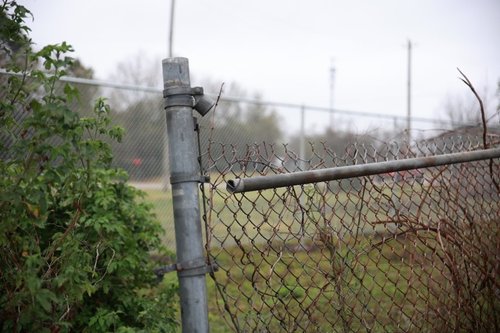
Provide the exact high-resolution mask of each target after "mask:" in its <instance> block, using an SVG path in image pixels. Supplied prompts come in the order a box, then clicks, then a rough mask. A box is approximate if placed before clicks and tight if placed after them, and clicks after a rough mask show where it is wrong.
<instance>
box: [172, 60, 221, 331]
mask: <svg viewBox="0 0 500 333" xmlns="http://www.w3.org/2000/svg"><path fill="white" fill-rule="evenodd" d="M162 65H163V82H164V89H165V90H164V98H165V109H166V118H167V134H168V144H169V159H170V175H171V176H170V183H171V184H172V188H171V190H172V201H173V210H174V223H175V239H176V250H177V261H178V262H177V264H176V265H175V269H176V270H177V274H178V277H179V287H180V290H179V294H180V302H181V319H182V332H185V333H187V332H189V333H194V332H199V333H202V332H203V333H205V332H208V331H209V327H208V307H207V292H206V278H205V274H206V273H207V272H208V269H209V268H208V267H207V266H206V261H205V256H204V248H203V239H202V232H201V219H200V210H199V207H200V206H199V191H198V184H199V183H200V181H202V179H201V177H200V166H199V164H198V155H199V152H198V146H197V139H196V133H195V121H194V117H193V109H195V110H196V111H198V112H199V113H200V114H201V115H204V114H206V113H207V112H208V110H209V109H210V108H211V106H212V105H213V104H212V103H211V102H210V101H208V100H207V99H206V98H205V97H204V96H203V89H201V88H191V86H190V85H191V83H190V78H189V64H188V60H187V59H186V58H168V59H165V60H163V63H162Z"/></svg>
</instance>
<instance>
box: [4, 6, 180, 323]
mask: <svg viewBox="0 0 500 333" xmlns="http://www.w3.org/2000/svg"><path fill="white" fill-rule="evenodd" d="M1 7H2V12H1V14H0V15H1V16H0V38H1V40H0V43H1V46H0V64H2V66H6V67H7V69H8V70H10V71H12V72H15V73H18V75H17V76H15V75H9V76H8V77H7V76H0V84H1V89H0V97H1V101H0V223H1V225H0V288H1V290H0V329H1V330H2V331H8V332H69V331H76V332H81V331H83V332H107V331H120V332H136V331H144V332H168V331H174V330H175V328H176V327H177V322H176V321H175V315H176V314H175V309H176V306H175V304H174V300H175V292H176V286H174V285H172V284H170V285H166V284H162V285H156V284H155V275H154V274H153V264H154V263H153V262H152V261H151V259H150V254H151V253H152V252H155V253H158V252H161V251H162V247H161V244H160V234H161V231H162V229H161V227H160V225H159V224H158V223H157V222H156V220H155V218H154V216H153V214H152V213H151V209H150V207H149V206H148V205H146V204H144V203H141V202H142V200H140V198H141V196H142V193H141V192H140V191H138V190H136V189H134V188H132V187H130V186H128V185H127V183H126V181H127V174H126V173H125V172H123V171H121V170H118V169H113V168H112V167H111V161H112V154H111V151H110V148H109V146H108V144H106V143H105V142H104V141H103V140H109V139H114V140H120V139H121V137H122V134H123V133H122V132H123V131H122V129H120V128H118V127H113V126H111V124H110V118H109V107H108V106H107V105H106V103H105V100H104V99H99V100H97V102H96V103H95V108H94V113H95V116H94V117H89V118H82V117H79V116H78V114H76V113H75V112H74V111H73V110H72V109H71V105H74V103H75V100H77V98H78V91H77V90H76V89H75V88H73V87H72V86H70V85H65V86H64V87H63V89H62V91H63V93H62V94H60V95H59V94H57V93H56V91H58V89H56V87H57V86H58V85H60V84H61V83H60V81H59V79H60V77H61V76H63V75H65V73H66V72H65V69H66V68H68V66H70V65H71V62H72V59H71V58H70V57H68V56H67V55H66V54H67V53H68V52H70V51H72V50H71V47H70V46H69V45H68V44H66V43H62V44H59V45H49V46H46V47H44V48H43V49H41V50H40V51H37V52H35V51H33V49H32V47H31V41H30V39H29V37H28V35H27V34H28V32H29V29H28V28H27V26H26V25H25V23H24V22H25V19H26V18H27V17H29V16H30V15H31V14H30V12H29V11H28V10H27V9H26V8H25V7H23V6H20V5H18V4H16V3H15V2H12V1H3V3H2V4H1ZM39 68H43V71H42V70H39ZM28 71H29V72H30V75H29V77H28V75H27V72H28Z"/></svg>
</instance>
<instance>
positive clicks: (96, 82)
mask: <svg viewBox="0 0 500 333" xmlns="http://www.w3.org/2000/svg"><path fill="white" fill-rule="evenodd" d="M0 74H3V75H14V76H23V75H26V73H15V72H11V71H8V70H6V69H5V68H0ZM28 75H30V73H28ZM61 81H62V82H68V83H74V84H84V85H90V86H100V87H106V88H115V89H123V90H129V91H141V92H147V93H154V94H160V93H161V92H162V91H163V90H162V89H161V88H157V87H150V86H141V85H135V84H126V83H115V82H110V81H102V80H96V79H86V78H80V77H71V76H63V77H61ZM205 95H207V96H209V97H213V98H218V97H219V96H218V95H216V94H209V93H206V94H205ZM220 101H223V102H233V103H246V104H253V105H267V106H271V107H283V108H293V109H302V108H303V109H305V110H313V111H319V112H334V113H336V114H343V115H346V116H359V117H367V118H379V119H390V120H398V121H403V120H405V121H406V120H407V117H405V116H399V115H395V114H388V113H379V112H366V111H357V110H344V109H336V108H335V109H332V108H330V107H322V106H317V105H307V104H296V103H287V102H276V101H268V100H257V99H251V98H243V97H232V96H220ZM411 120H412V121H417V122H421V123H429V124H437V123H443V124H450V125H452V126H468V125H476V124H472V123H462V122H453V121H451V122H449V121H442V120H439V119H436V118H426V117H415V116H413V117H411Z"/></svg>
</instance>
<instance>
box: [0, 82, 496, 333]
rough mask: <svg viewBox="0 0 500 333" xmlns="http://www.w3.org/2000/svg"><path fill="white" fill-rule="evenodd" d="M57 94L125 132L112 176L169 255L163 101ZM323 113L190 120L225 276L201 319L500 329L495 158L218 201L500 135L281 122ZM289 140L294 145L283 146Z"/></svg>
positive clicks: (481, 143) (213, 256) (91, 88)
mask: <svg viewBox="0 0 500 333" xmlns="http://www.w3.org/2000/svg"><path fill="white" fill-rule="evenodd" d="M3 75H6V74H5V73H3ZM67 81H70V82H72V83H73V84H74V85H77V87H78V88H79V89H80V100H79V101H75V102H74V103H75V105H74V109H75V110H77V111H78V113H79V114H80V115H81V116H86V115H90V114H91V111H92V102H91V101H92V100H93V99H94V98H95V97H97V96H100V95H104V96H109V97H110V98H109V100H108V101H109V102H110V104H111V108H112V110H113V114H112V117H113V120H114V123H115V124H118V125H121V126H123V127H124V128H125V131H126V135H125V138H124V141H123V142H122V143H119V144H118V143H111V144H112V149H113V152H114V156H115V165H116V166H118V167H121V168H124V169H125V170H127V171H128V173H129V174H130V181H131V183H133V184H134V185H136V186H138V187H141V188H143V189H145V190H146V191H147V195H148V198H147V200H149V201H150V202H151V203H152V204H153V206H154V208H155V210H156V214H157V216H158V218H159V220H160V221H162V224H163V225H164V228H165V230H166V238H165V244H166V245H167V247H169V248H171V249H173V248H174V237H173V235H174V231H173V229H174V226H173V213H172V207H171V204H170V203H171V195H170V194H169V193H168V192H165V191H164V189H165V186H166V184H167V179H168V163H166V162H165V160H166V159H165V152H166V148H165V146H166V145H165V142H166V137H165V132H166V126H165V117H164V111H163V101H162V96H161V91H160V90H159V89H151V88H144V87H142V88H141V87H131V86H125V85H113V84H106V83H105V84H102V83H99V82H93V81H86V80H78V79H74V80H72V79H69V80H67ZM61 88H62V86H61ZM0 94H1V92H0ZM330 111H331V110H328V109H321V108H314V107H306V106H298V105H289V104H280V103H268V104H266V103H264V102H260V101H258V100H257V101H255V100H237V99H231V98H226V100H225V101H222V102H221V103H219V106H218V108H217V110H216V112H215V113H214V112H212V114H209V115H208V116H206V117H205V118H203V119H200V120H199V122H200V128H201V131H200V152H201V164H202V166H203V168H202V169H203V171H204V172H205V173H206V175H208V176H210V179H211V181H210V182H209V183H208V184H205V185H204V186H202V189H203V191H202V193H203V207H204V214H203V215H204V216H203V218H204V221H205V224H206V228H205V237H206V250H207V255H208V260H209V261H215V262H216V263H217V265H218V266H219V267H220V270H219V271H218V272H216V273H213V274H212V278H213V280H214V282H215V283H214V288H213V290H211V295H213V297H211V298H210V299H211V301H210V302H209V303H210V304H209V306H210V311H211V312H212V313H218V312H220V313H221V317H222V318H224V320H225V322H226V326H227V328H229V329H232V330H234V331H237V332H250V331H251V332H280V331H290V332H331V331H340V332H347V331H353V332H358V331H361V332H364V331H414V332H417V331H432V332H441V331H485V332H497V331H499V326H500V318H499V313H500V301H499V299H500V280H499V278H498V277H499V276H500V275H499V273H500V230H499V227H498V226H499V222H500V192H499V189H498V182H499V178H500V161H499V160H498V159H494V160H483V161H476V162H469V163H462V164H456V165H447V166H440V167H430V168H422V169H418V170H414V171H401V172H392V173H386V174H378V175H374V176H366V177H358V178H350V179H343V180H335V181H328V182H319V183H315V184H310V185H300V186H293V187H286V188H278V189H272V190H262V191H257V192H249V193H243V194H232V193H230V192H228V191H227V190H226V183H227V181H229V180H232V179H235V178H245V177H252V176H255V175H262V176H264V175H272V174H283V173H289V172H294V171H300V170H317V169H323V168H329V167H337V166H346V165H354V164H365V163H371V162H380V161H388V160H398V159H405V158H411V157H422V156H434V155H440V154H447V153H456V152H466V151H474V150H478V149H481V148H484V147H485V146H488V147H498V146H499V145H500V144H499V141H500V130H499V129H498V127H492V128H490V129H489V131H488V135H486V137H483V134H484V130H483V129H482V128H476V127H469V128H466V129H462V130H455V131H445V132H442V131H441V134H440V135H437V136H430V135H428V133H429V132H426V135H425V136H422V138H421V139H419V140H416V141H415V142H414V143H413V144H407V143H406V142H404V141H402V140H400V138H408V136H407V133H404V132H401V130H400V129H399V127H398V124H397V123H398V122H403V121H402V120H403V119H399V118H398V117H395V116H390V115H376V116H375V118H373V117H372V116H370V115H363V114H358V115H357V116H358V117H362V119H371V120H373V121H374V119H375V120H377V119H378V120H380V121H381V122H379V123H378V124H377V123H376V122H374V123H372V127H373V128H378V127H381V128H387V126H386V125H385V124H384V123H387V120H391V119H392V120H393V121H391V124H393V125H394V130H393V131H392V134H390V135H387V133H379V134H383V138H385V139H386V138H388V137H389V138H392V139H396V142H395V143H392V144H387V143H383V142H387V141H386V140H385V139H384V140H382V141H380V136H379V137H378V138H375V137H374V136H375V135H373V133H374V132H373V131H369V132H368V133H366V134H365V135H355V134H353V133H352V131H351V130H349V128H341V127H339V126H336V127H335V130H331V129H330V130H328V129H327V130H325V132H324V133H323V134H322V135H319V136H318V135H316V136H315V137H313V136H312V135H311V134H310V133H309V135H308V134H307V133H305V130H306V129H308V126H307V125H304V121H302V123H303V125H301V126H298V127H301V131H300V133H299V132H297V131H290V129H289V128H288V125H289V124H287V122H286V121H283V119H285V120H286V119H287V118H290V117H287V116H289V115H290V114H292V113H293V112H295V115H296V117H294V118H296V119H298V118H300V117H299V115H301V114H302V115H304V114H306V113H309V114H312V113H314V112H317V114H318V115H319V114H321V115H322V117H323V118H324V119H323V118H321V117H319V118H315V119H317V120H316V122H319V123H328V122H329V121H330V119H332V118H331V112H330ZM337 111H338V110H337ZM20 116H21V115H20ZM342 116H346V117H347V114H343V113H342V112H337V114H336V115H335V119H337V120H338V119H340V118H339V117H342ZM18 120H19V121H22V119H18ZM417 121H420V123H421V124H422V126H424V124H427V125H429V126H428V127H429V128H431V127H433V128H440V127H443V124H442V123H439V122H435V123H432V121H430V120H429V119H415V122H417ZM311 124H313V123H311ZM292 127H293V126H292ZM296 127H297V126H296ZM415 127H417V128H418V127H419V126H418V125H416V126H415ZM295 130H296V128H295ZM3 139H4V138H2V140H3ZM285 139H286V140H287V141H289V142H290V143H289V144H285V145H282V144H278V142H282V141H283V140H285ZM309 141H310V142H311V143H307V142H309ZM381 142H382V143H381ZM485 142H486V144H485ZM2 153H8V152H2Z"/></svg>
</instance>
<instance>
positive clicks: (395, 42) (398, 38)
mask: <svg viewBox="0 0 500 333" xmlns="http://www.w3.org/2000/svg"><path fill="white" fill-rule="evenodd" d="M22 3H23V4H25V5H27V6H28V8H30V9H31V11H32V12H33V14H34V17H35V20H34V22H32V23H31V24H30V26H31V27H32V30H33V32H32V37H33V40H34V41H35V42H36V43H37V44H39V45H40V46H42V45H45V44H47V43H56V42H61V41H68V42H69V43H70V44H72V45H73V46H74V48H75V51H76V52H75V56H77V57H79V58H80V59H81V60H82V61H83V63H84V64H85V65H86V66H90V67H92V68H94V69H95V71H96V76H97V78H99V79H103V80H106V79H109V78H110V76H111V75H112V73H114V72H116V66H117V63H119V62H123V61H125V60H126V59H127V58H136V57H137V55H138V54H140V56H141V57H143V58H144V59H145V60H146V61H152V62H155V63H157V66H158V73H161V69H160V68H161V65H160V63H161V59H163V58H165V57H166V55H167V41H168V28H169V17H170V13H169V11H170V1H169V0H162V1H160V0H143V1H132V0H86V1H83V0H80V1H78V0H71V1H68V0H25V1H22ZM408 39H411V40H412V42H413V43H414V49H413V114H414V115H417V116H422V117H440V116H441V115H442V109H443V106H444V104H445V103H446V100H447V99H448V98H450V97H451V98H454V97H456V96H463V95H466V94H468V93H469V92H468V90H467V88H466V87H465V85H464V84H463V83H462V82H460V81H459V80H458V79H457V77H458V72H457V70H456V68H457V67H459V68H460V69H461V70H462V71H463V72H464V73H465V74H466V75H467V76H468V77H469V78H470V79H471V81H472V82H473V83H474V84H475V86H476V88H477V89H478V90H479V91H481V92H482V93H484V94H486V95H489V97H490V99H489V100H490V111H491V112H494V106H495V105H496V103H497V100H494V99H493V96H494V95H495V90H496V84H497V82H498V80H499V79H500V1H498V0H408V1H405V0H379V1H373V0H353V1H345V0H344V1H339V0H329V1H328V0H308V1H298V0H252V1H237V0H232V1H230V0H211V1H208V0H206V1H203V0H177V1H176V18H175V30H174V55H175V56H182V57H187V58H189V61H190V67H191V72H192V76H193V78H195V80H196V78H205V77H210V78H212V79H215V80H216V81H220V82H222V81H225V82H232V81H236V82H238V83H239V84H240V85H241V86H242V87H244V88H245V89H247V90H248V91H249V92H260V93H261V95H262V97H263V98H264V99H266V100H272V101H283V102H290V103H305V104H310V105H317V106H325V107H327V106H329V103H330V66H331V64H332V62H333V64H334V66H335V68H336V79H335V85H334V106H335V108H339V109H346V110H357V111H366V112H379V113H389V114H395V115H401V116H405V115H406V80H407V79H406V66H407V50H406V43H407V40H408ZM195 80H194V81H195ZM194 84H196V81H195V82H194ZM291 115H292V117H295V118H298V113H296V112H295V113H293V114H291ZM321 122H322V121H321V120H318V121H316V122H314V121H313V122H310V123H309V124H308V126H309V127H314V126H320V125H321ZM291 126H296V124H294V125H291Z"/></svg>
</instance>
